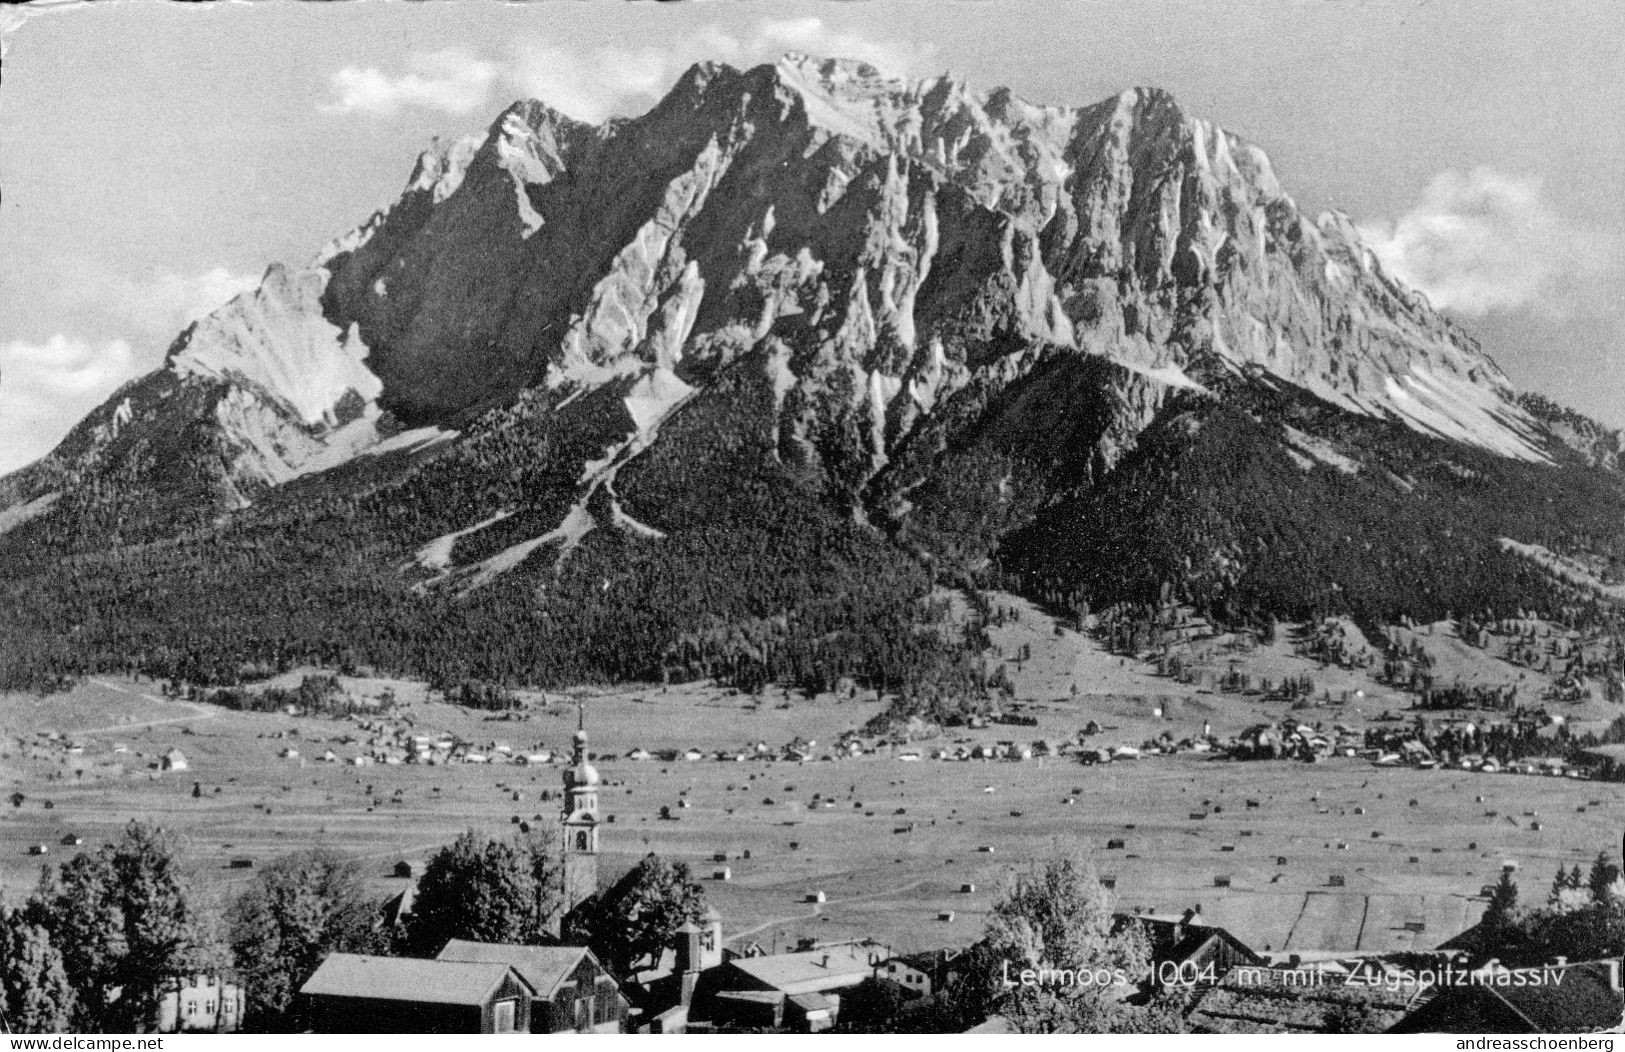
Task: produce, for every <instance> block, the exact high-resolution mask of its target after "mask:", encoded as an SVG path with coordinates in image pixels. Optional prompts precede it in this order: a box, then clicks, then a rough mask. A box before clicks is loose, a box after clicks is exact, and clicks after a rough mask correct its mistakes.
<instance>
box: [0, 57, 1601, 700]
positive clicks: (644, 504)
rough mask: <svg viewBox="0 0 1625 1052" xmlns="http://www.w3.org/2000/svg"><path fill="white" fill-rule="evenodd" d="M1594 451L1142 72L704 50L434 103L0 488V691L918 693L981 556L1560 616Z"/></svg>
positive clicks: (953, 673)
mask: <svg viewBox="0 0 1625 1052" xmlns="http://www.w3.org/2000/svg"><path fill="white" fill-rule="evenodd" d="M1621 448H1625V447H1622V445H1621V440H1620V437H1619V436H1618V435H1617V434H1613V433H1606V432H1604V431H1603V430H1602V429H1599V428H1597V427H1596V426H1595V425H1593V424H1591V423H1590V422H1589V421H1584V420H1583V419H1581V418H1577V417H1574V416H1573V415H1572V414H1567V415H1566V414H1565V413H1564V412H1563V411H1561V410H1559V409H1557V408H1556V407H1552V406H1549V405H1545V404H1542V403H1538V402H1535V401H1530V400H1527V399H1525V400H1521V401H1520V400H1518V399H1517V398H1516V397H1515V396H1514V394H1513V392H1512V390H1511V388H1510V385H1509V384H1508V382H1507V379H1506V377H1505V376H1503V375H1502V374H1501V372H1500V371H1499V370H1498V369H1497V368H1496V366H1495V364H1494V363H1493V362H1492V361H1490V360H1489V359H1488V358H1487V357H1486V356H1485V355H1484V354H1483V353H1482V352H1481V351H1480V350H1479V348H1478V347H1477V346H1476V345H1475V344H1474V343H1473V341H1472V340H1471V339H1470V338H1469V337H1468V336H1467V335H1465V334H1464V333H1463V332H1461V331H1460V330H1459V329H1458V328H1456V327H1455V326H1454V325H1453V324H1452V323H1451V322H1450V321H1449V320H1448V319H1446V318H1444V317H1443V316H1441V315H1439V314H1437V313H1436V312H1434V311H1433V310H1432V309H1431V308H1430V307H1429V305H1428V304H1427V303H1426V302H1425V300H1424V299H1423V298H1422V297H1421V296H1419V295H1417V294H1416V293H1414V292H1412V291H1410V290H1408V289H1406V288H1405V287H1403V286H1402V285H1401V284H1399V283H1398V282H1396V281H1394V280H1393V279H1392V278H1391V277H1390V276H1389V275H1388V274H1386V273H1385V272H1384V271H1383V269H1382V267H1381V265H1380V264H1379V262H1378V261H1377V260H1376V259H1375V258H1374V256H1373V255H1372V253H1371V252H1370V251H1369V250H1368V249H1367V248H1366V247H1365V246H1364V245H1363V244H1362V243H1361V240H1360V238H1359V235H1358V233H1357V232H1356V230H1355V229H1354V227H1353V226H1352V224H1351V223H1350V222H1349V221H1348V220H1347V219H1346V218H1344V217H1342V216H1338V215H1328V216H1322V217H1319V218H1315V219H1311V218H1309V217H1307V216H1305V215H1303V214H1302V213H1301V212H1300V210H1299V209H1298V207H1297V205H1296V204H1295V202H1294V201H1293V200H1292V198H1291V197H1290V196H1289V195H1288V194H1287V193H1286V192H1285V191H1284V190H1283V189H1282V187H1281V186H1280V184H1279V182H1278V180H1277V179H1276V176H1275V173H1274V172H1273V170H1272V169H1271V166H1270V163H1269V160H1268V158H1267V157H1266V156H1265V155H1264V153H1263V152H1262V151H1261V150H1259V149H1258V148H1257V147H1255V146H1252V145H1250V144H1248V143H1246V142H1244V141H1242V140H1241V139H1239V138H1238V137H1236V136H1234V135H1232V134H1230V133H1228V132H1226V131H1224V130H1223V129H1221V128H1218V127H1216V126H1214V125H1213V124H1211V123H1209V122H1206V121H1203V120H1200V119H1198V118H1195V117H1192V116H1190V115H1189V114H1187V113H1185V112H1184V111H1183V110H1182V109H1181V108H1180V106H1179V105H1178V104H1177V103H1176V102H1175V101H1174V100H1173V99H1172V98H1171V97H1170V96H1168V95H1167V94H1166V93H1164V92H1160V91H1155V90H1146V89H1136V90H1132V91H1127V92H1124V93H1122V94H1121V95H1119V96H1116V97H1114V98H1111V99H1107V100H1105V101H1104V102H1101V103H1099V104H1097V105H1094V106H1089V107H1084V108H1065V107H1056V106H1042V105H1036V104H1033V103H1030V102H1027V101H1025V100H1022V99H1020V98H1017V97H1016V96H1014V95H1012V94H1011V93H1009V92H1008V91H1003V90H995V91H992V92H979V91H975V90H972V89H970V88H968V87H966V86H965V85H963V84H960V83H958V82H956V81H953V80H951V79H948V78H934V79H931V80H926V81H923V82H919V83H905V82H903V81H899V80H895V79H891V78H888V77H885V76H882V75H881V74H879V73H878V72H876V71H875V70H873V69H871V68H869V67H867V66H864V65H861V64H858V63H851V62H840V61H823V60H816V59H811V58H807V57H804V56H789V57H787V58H786V59H785V60H784V61H782V62H779V63H777V64H774V65H767V66H761V67H758V68H755V69H751V70H747V71H739V70H735V69H732V68H729V67H727V66H724V65H717V64H701V65H697V66H695V67H694V68H692V69H691V70H689V71H688V72H687V73H686V74H685V75H684V76H683V77H682V78H681V79H680V80H679V81H678V83H677V84H676V85H675V86H674V87H673V89H672V90H671V92H670V93H669V94H668V95H667V96H666V98H665V99H664V100H662V101H661V102H660V103H659V104H658V105H657V106H655V107H654V108H653V109H652V110H650V111H649V112H648V113H646V114H644V115H642V116H640V117H637V118H635V119H629V120H614V121H610V122H607V123H605V124H603V125H600V126H596V127H594V126H589V125H584V124H581V123H579V122H576V121H573V120H571V119H569V118H567V117H565V116H563V115H561V114H559V113H558V112H556V111H554V110H552V109H550V108H549V107H548V106H546V105H545V104H544V103H542V102H535V101H526V102H519V103H516V104H515V105H513V106H511V107H509V108H508V109H507V110H506V111H504V112H503V113H502V114H500V115H499V116H498V117H497V119H496V120H495V121H494V122H493V123H492V124H491V126H490V127H489V128H488V129H487V130H486V131H485V132H483V133H482V134H478V135H473V136H469V137H465V138H461V139H457V140H453V141H449V142H444V143H436V144H435V145H434V146H433V147H431V149H429V150H428V151H426V152H425V153H424V154H423V155H422V156H421V157H420V158H419V160H418V162H417V165H416V167H415V168H414V169H413V171H412V173H411V177H410V179H409V180H408V184H407V186H406V188H405V190H404V191H403V193H402V194H401V196H400V197H399V199H398V200H396V201H395V202H394V203H393V204H391V205H390V206H388V207H387V208H384V209H382V210H380V211H378V212H377V213H375V214H374V215H372V216H371V217H369V218H368V219H367V220H366V221H365V222H364V223H362V224H361V225H360V226H358V227H357V228H356V229H355V230H353V231H351V232H349V233H348V234H345V235H343V236H342V237H340V238H338V239H337V240H335V241H333V242H332V243H330V244H329V245H328V246H326V247H325V248H324V249H322V250H321V251H320V252H319V253H318V254H317V255H316V257H315V258H314V260H313V261H312V262H311V263H310V264H309V265H308V266H307V267H305V268H303V269H285V268H281V267H273V268H272V269H271V270H270V271H269V272H268V273H267V274H266V277H265V279H264V281H263V282H262V283H261V285H260V287H259V288H258V289H256V290H255V291H253V292H251V293H247V294H244V295H242V296H239V297H238V298H237V299H235V300H233V301H232V302H231V303H230V304H228V305H226V306H225V307H223V308H221V309H220V310H219V311H216V312H215V313H214V314H212V315H210V316H209V317H207V318H205V319H204V320H202V321H200V322H199V323H197V324H196V325H194V326H192V327H191V328H189V329H188V330H186V331H185V332H183V333H182V334H181V335H180V337H179V338H178V339H177V340H176V342H175V344H174V346H173V347H172V348H171V350H170V353H169V355H168V357H167V359H166V362H165V364H164V367H163V368H161V369H159V370H157V371H155V372H153V373H152V374H150V375H148V376H146V377H143V378H142V379H140V380H138V381H135V382H134V383H132V384H130V385H127V386H126V387H125V388H124V389H123V390H121V391H119V392H118V393H116V394H115V395H114V396H113V397H112V398H111V399H109V400H108V402H107V403H105V404H104V405H103V406H101V407H99V408H98V409H97V410H96V411H94V412H93V413H91V414H90V415H89V416H88V417H87V418H86V419H85V420H83V421H82V422H81V423H80V424H79V425H78V426H77V427H76V428H75V429H74V431H73V432H72V433H71V434H70V435H69V436H68V438H67V439H65V440H64V442H63V443H62V444H61V445H60V446H59V448H58V449H57V450H55V451H54V452H53V453H52V454H51V455H50V456H48V457H46V458H44V459H43V460H41V461H40V462H39V463H37V464H35V465H33V466H31V467H30V468H27V469H25V470H24V471H22V472H19V473H15V474H13V475H11V476H8V477H7V478H4V479H0V604H5V603H10V604H12V605H13V606H14V607H15V608H16V609H18V610H24V609H26V610H29V611H31V616H30V618H27V619H22V618H12V619H9V620H8V619H7V618H6V617H0V683H4V682H19V683H22V682H29V683H37V682H40V681H41V680H40V677H42V676H51V675H56V674H60V673H62V672H64V671H67V672H69V673H77V672H78V671H80V670H83V669H85V668H94V667H124V664H123V663H128V662H132V661H133V662H136V663H137V664H140V665H141V666H142V667H144V668H147V669H148V670H149V671H152V672H153V674H155V675H166V676H175V677H180V678H184V679H188V680H190V681H193V682H231V681H233V679H234V678H235V677H238V676H241V675H244V674H246V673H244V672H243V669H244V668H245V667H262V666H263V667H272V666H276V667H280V666H282V665H284V664H286V663H288V662H297V661H309V662H319V663H326V664H334V663H339V664H342V663H343V662H345V661H349V660H362V661H368V662H372V663H375V664H377V665H378V667H384V668H392V669H399V670H402V671H408V672H413V673H418V674H425V675H431V676H434V677H436V678H438V679H445V678H446V677H450V676H455V675H476V676H480V677H484V678H490V679H497V680H504V681H529V682H538V683H541V682H546V683H568V682H579V681H580V680H582V679H604V678H624V677H660V676H664V675H707V676H709V675H726V676H730V677H732V681H733V682H736V683H739V684H741V685H745V686H751V687H754V686H759V685H760V684H761V683H762V682H765V681H766V679H769V678H782V679H785V680H787V681H788V680H794V681H797V682H803V683H805V684H808V685H811V686H813V687H827V686H828V685H830V683H832V682H833V678H832V677H839V676H846V675H856V676H860V677H863V676H866V677H868V678H869V681H870V682H873V683H876V684H877V685H882V686H884V687H885V688H886V689H887V690H889V691H894V690H898V689H899V686H898V685H899V684H905V685H906V687H905V688H904V689H907V690H908V691H912V692H917V693H918V694H919V696H927V695H930V694H933V693H942V692H950V693H951V692H953V691H960V690H964V689H969V688H967V686H966V684H967V683H970V682H972V681H973V679H974V677H970V678H969V679H968V678H967V666H966V664H965V662H964V660H963V658H964V655H963V654H962V653H959V652H958V650H957V648H956V645H954V644H952V643H951V642H950V641H947V640H946V637H945V636H944V635H943V634H942V633H941V631H940V626H933V627H931V628H929V629H926V630H922V629H921V626H920V621H919V619H920V618H921V617H922V616H928V614H927V612H926V610H925V607H923V606H922V604H921V597H922V596H926V595H929V594H930V592H931V589H932V587H933V585H934V584H941V583H943V582H944V581H955V582H959V581H964V580H966V579H967V577H969V578H970V579H976V580H986V579H988V578H989V577H992V578H996V579H997V580H998V581H999V582H1000V583H1001V584H1010V583H1012V582H1013V583H1014V584H1015V586H1016V587H1020V588H1022V589H1023V590H1024V591H1026V592H1027V593H1028V594H1030V595H1032V596H1034V597H1035V598H1039V599H1041V600H1043V601H1046V602H1049V603H1052V604H1055V605H1057V606H1059V607H1069V608H1072V609H1075V610H1080V611H1081V610H1082V609H1084V608H1085V607H1086V606H1090V605H1093V606H1094V607H1095V608H1097V609H1098V608H1099V607H1101V606H1104V605H1111V604H1115V603H1123V602H1154V601H1159V600H1166V599H1175V600H1177V601H1179V602H1183V603H1189V604H1191V605H1193V606H1196V607H1199V608H1201V609H1204V610H1206V611H1208V612H1210V613H1212V614H1213V615H1214V616H1216V617H1218V618H1220V619H1222V620H1229V621H1237V620H1240V621H1248V620H1251V621H1254V622H1256V623H1262V622H1263V621H1264V620H1265V619H1267V618H1269V617H1272V616H1282V617H1297V618H1307V617H1318V616H1321V615H1323V614H1325V613H1326V612H1328V611H1340V612H1345V613H1352V614H1354V615H1356V616H1360V617H1362V618H1365V619H1367V620H1368V621H1370V622H1371V623H1374V624H1375V623H1381V621H1382V619H1385V618H1386V619H1392V618H1397V617H1400V616H1417V617H1424V618H1431V617H1440V616H1445V615H1446V614H1447V613H1448V612H1450V611H1458V612H1459V611H1461V610H1474V611H1477V610H1501V611H1509V612H1512V611H1516V610H1519V609H1523V608H1525V607H1527V606H1528V605H1529V604H1530V603H1538V604H1545V606H1546V607H1547V608H1549V609H1556V608H1558V607H1559V606H1560V605H1561V604H1564V603H1568V602H1571V601H1573V600H1574V598H1575V597H1574V595H1573V594H1572V591H1570V590H1568V589H1569V588H1570V586H1569V585H1567V584H1563V583H1562V582H1557V583H1554V582H1553V581H1552V580H1551V579H1550V575H1549V574H1547V573H1546V571H1544V570H1542V569H1541V568H1540V567H1539V566H1536V565H1534V564H1532V563H1530V562H1528V560H1526V559H1524V558H1523V557H1522V556H1521V555H1519V554H1518V552H1520V551H1524V550H1534V549H1530V548H1527V547H1526V548H1518V547H1513V546H1509V545H1508V544H1507V543H1506V542H1507V540H1508V539H1511V540H1513V541H1516V542H1519V543H1520V544H1522V545H1525V546H1528V545H1539V546H1541V548H1542V550H1546V549H1549V550H1551V551H1564V552H1569V551H1572V550H1574V549H1577V548H1590V549H1595V550H1594V551H1590V552H1588V553H1586V554H1588V555H1594V556H1596V557H1597V558H1599V559H1604V560H1606V559H1614V560H1616V561H1625V540H1622V539H1621V537H1620V531H1619V529H1618V523H1619V521H1620V514H1621V509H1622V508H1625V483H1622V480H1621V477H1620V476H1619V474H1618V473H1617V470H1616V469H1617V465H1618V464H1619V462H1620V459H1621V458H1620V450H1621ZM148 542H156V543H148ZM33 612H37V614H36V613H33ZM205 621H206V622H207V623H210V624H220V625H229V626H231V627H230V630H229V633H227V634H222V635H221V636H220V637H218V638H216V637H215V636H213V635H210V634H207V633H204V634H200V633H199V632H198V630H197V626H198V624H199V623H202V622H205ZM10 655H18V656H19V657H18V659H17V660H16V661H13V662H12V663H11V664H10V665H9V666H8V665H7V661H8V660H10ZM358 655H359V657H358ZM244 662H248V663H249V664H248V666H245V665H244Z"/></svg>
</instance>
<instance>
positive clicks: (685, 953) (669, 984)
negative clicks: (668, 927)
mask: <svg viewBox="0 0 1625 1052" xmlns="http://www.w3.org/2000/svg"><path fill="white" fill-rule="evenodd" d="M673 942H674V944H673V946H672V947H671V949H670V951H669V952H670V954H671V957H670V960H671V966H670V968H669V969H665V968H664V963H665V960H666V958H665V956H664V955H662V959H661V963H660V965H658V966H657V969H660V970H662V974H659V975H657V976H656V977H655V978H653V979H651V980H650V981H648V982H646V983H644V984H642V985H641V986H636V987H634V988H633V989H632V991H631V992H632V996H633V999H634V1001H635V1003H636V1007H637V1013H638V1019H637V1025H636V1029H637V1032H638V1033H640V1034H681V1033H686V1032H687V1030H688V1025H689V1017H690V1014H691V1012H693V1010H694V1006H695V1002H696V1001H699V1002H700V1003H701V1004H702V1005H703V1004H709V1003H712V1000H711V999H712V998H713V997H714V996H715V994H716V991H717V989H718V987H719V985H720V980H721V978H722V973H723V970H722V967H721V965H722V957H723V949H722V914H720V913H718V912H717V911H716V910H715V909H714V908H710V909H707V910H706V911H705V913H704V915H702V916H701V917H700V920H699V922H698V923H695V922H693V921H688V922H685V923H684V924H683V925H682V926H681V927H679V928H678V929H677V932H676V935H675V938H674V940H673Z"/></svg>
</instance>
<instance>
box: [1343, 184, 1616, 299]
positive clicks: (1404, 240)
mask: <svg viewBox="0 0 1625 1052" xmlns="http://www.w3.org/2000/svg"><path fill="white" fill-rule="evenodd" d="M1361 233H1362V234H1363V235H1364V236H1365V238H1366V241H1367V243H1369V244H1370V245H1371V247H1372V250H1373V251H1374V252H1376V254H1377V258H1378V259H1380V260H1381V261H1382V264H1383V266H1384V267H1385V268H1386V269H1387V270H1388V272H1389V273H1391V274H1393V275H1394V276H1395V277H1397V278H1399V279H1400V280H1401V281H1403V282H1405V283H1406V284H1407V285H1410V286H1411V287H1413V288H1416V289H1419V290H1421V291H1422V292H1424V293H1426V294H1427V296H1428V298H1429V299H1430V300H1431V301H1432V302H1433V305H1434V306H1436V307H1439V308H1442V309H1446V310H1453V311H1456V312H1459V313H1461V314H1467V315H1483V314H1487V313H1489V312H1491V311H1498V310H1519V309H1525V308H1531V309H1535V310H1539V311H1541V312H1543V313H1547V314H1550V315H1559V316H1560V315H1563V314H1566V313H1567V312H1568V310H1569V309H1571V307H1573V306H1575V305H1576V304H1577V303H1579V302H1580V301H1581V300H1583V298H1584V297H1585V295H1586V293H1587V292H1588V290H1592V289H1593V287H1594V286H1595V285H1596V284H1597V279H1598V278H1599V277H1600V276H1601V275H1602V274H1603V272H1604V271H1606V270H1607V269H1608V267H1607V259H1608V258H1609V256H1608V253H1607V252H1606V251H1605V248H1604V244H1603V241H1602V239H1601V238H1600V237H1599V236H1597V235H1595V234H1593V233H1591V232H1588V231H1584V230H1580V229H1578V228H1575V227H1574V226H1572V225H1571V224H1569V223H1568V222H1566V221H1565V220H1564V219H1563V218H1562V217H1561V216H1559V215H1557V214H1556V213H1555V212H1554V211H1553V210H1552V209H1551V207H1550V206H1549V205H1548V204H1547V203H1546V199H1545V196H1544V193H1543V187H1542V184H1541V179H1540V178H1539V177H1538V176H1512V175H1506V174H1503V173H1501V172H1497V171H1495V170H1494V169H1491V168H1483V167H1480V168H1474V169H1473V170H1472V171H1470V172H1460V171H1454V170H1451V171H1445V172H1441V173H1439V175H1437V176H1436V177H1435V178H1434V179H1433V181H1432V182H1431V183H1429V184H1428V187H1427V189H1426V191H1424V192H1423V194H1422V200H1421V201H1420V202H1419V203H1418V204H1417V205H1416V207H1414V208H1412V209H1411V210H1410V211H1408V212H1406V213H1405V214H1404V215H1403V216H1401V217H1400V218H1399V219H1398V220H1397V221H1396V222H1393V223H1377V224H1373V225H1370V226H1366V227H1362V229H1361Z"/></svg>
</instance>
